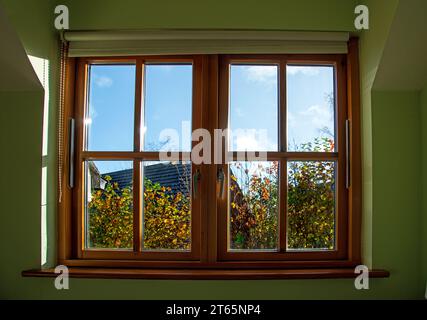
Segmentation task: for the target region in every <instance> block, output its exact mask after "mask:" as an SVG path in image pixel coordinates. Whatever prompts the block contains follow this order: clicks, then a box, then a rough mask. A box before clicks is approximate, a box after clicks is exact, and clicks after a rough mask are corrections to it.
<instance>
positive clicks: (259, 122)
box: [85, 65, 334, 173]
mask: <svg viewBox="0 0 427 320" xmlns="http://www.w3.org/2000/svg"><path fill="white" fill-rule="evenodd" d="M277 73H278V68H277V67H276V66H255V65H233V66H232V67H231V70H230V76H231V79H230V119H229V121H230V127H231V129H232V132H233V137H232V143H231V144H230V147H231V149H232V150H254V149H256V150H259V151H266V150H269V151H276V150H278V145H277V144H278V111H277V109H278V103H277V101H278V88H277V76H278V75H277ZM333 74H334V71H333V68H332V67H317V66H316V67H314V66H288V67H287V104H288V114H287V118H288V148H289V150H294V146H295V145H300V144H301V143H304V142H309V141H312V140H313V139H314V137H318V136H324V135H325V134H324V133H322V132H321V131H320V129H322V128H323V127H327V128H328V129H329V130H330V131H331V132H333V123H334V122H333V117H334V114H333V108H331V106H330V104H329V102H328V99H327V95H328V94H330V93H332V92H333V88H334V78H333ZM191 89H192V67H191V65H148V66H146V68H145V90H144V92H145V96H144V102H145V112H144V118H145V121H144V125H143V127H142V128H141V130H142V132H143V133H145V134H144V149H145V150H158V149H159V147H161V146H163V147H167V148H170V149H172V150H174V151H175V150H185V151H189V150H190V139H191V131H190V127H189V124H190V123H191V97H192V90H191ZM134 91H135V66H133V65H120V66H118V65H115V66H107V65H96V66H91V70H90V93H89V114H88V116H87V118H86V120H85V122H86V124H87V126H88V129H89V130H88V132H89V135H88V136H89V137H88V149H89V150H92V151H100V150H104V151H131V150H132V149H133V129H134V128H133V123H134V120H133V119H134ZM183 125H184V128H186V130H185V132H183V133H182V126H183ZM163 129H172V130H174V131H175V132H176V133H178V136H176V135H175V136H174V135H173V134H172V132H171V131H167V132H164V133H163V136H160V133H161V131H162V130H163ZM165 137H169V141H168V143H167V144H166V145H165V141H166V139H167V138H165ZM98 163H99V169H100V171H101V172H102V173H104V172H109V171H115V170H121V169H126V168H130V167H131V163H130V162H129V163H127V162H123V161H117V162H98ZM98 163H97V164H98Z"/></svg>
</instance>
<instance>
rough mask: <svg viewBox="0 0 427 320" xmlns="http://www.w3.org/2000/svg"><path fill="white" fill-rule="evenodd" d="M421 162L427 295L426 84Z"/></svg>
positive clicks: (422, 108) (422, 98) (423, 103)
mask: <svg viewBox="0 0 427 320" xmlns="http://www.w3.org/2000/svg"><path fill="white" fill-rule="evenodd" d="M421 152H422V156H421V163H422V177H421V179H422V189H421V190H422V195H421V198H422V241H421V242H422V258H423V262H422V282H421V284H422V285H423V284H425V285H426V292H425V294H426V295H427V85H426V86H425V88H424V90H423V91H422V92H421Z"/></svg>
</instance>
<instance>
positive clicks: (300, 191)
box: [287, 161, 335, 250]
mask: <svg viewBox="0 0 427 320" xmlns="http://www.w3.org/2000/svg"><path fill="white" fill-rule="evenodd" d="M287 212H288V218H287V224H288V239H287V240H288V248H289V249H296V250H299V249H302V250H303V249H329V250H331V249H334V247H335V162H333V161H293V162H288V210H287Z"/></svg>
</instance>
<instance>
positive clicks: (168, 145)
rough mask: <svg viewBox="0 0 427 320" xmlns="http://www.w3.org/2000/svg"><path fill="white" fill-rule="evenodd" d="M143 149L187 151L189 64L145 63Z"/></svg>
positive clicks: (189, 130) (190, 68) (190, 90)
mask: <svg viewBox="0 0 427 320" xmlns="http://www.w3.org/2000/svg"><path fill="white" fill-rule="evenodd" d="M144 79H145V91H144V92H145V98H144V101H145V112H144V128H143V130H142V131H141V132H143V133H145V135H144V137H143V139H144V150H146V151H159V150H160V151H191V127H192V126H191V112H192V94H193V93H192V91H193V89H192V87H193V84H192V83H193V67H192V65H188V64H187V65H185V64H181V65H178V64H175V65H165V64H162V65H146V66H145V78H144Z"/></svg>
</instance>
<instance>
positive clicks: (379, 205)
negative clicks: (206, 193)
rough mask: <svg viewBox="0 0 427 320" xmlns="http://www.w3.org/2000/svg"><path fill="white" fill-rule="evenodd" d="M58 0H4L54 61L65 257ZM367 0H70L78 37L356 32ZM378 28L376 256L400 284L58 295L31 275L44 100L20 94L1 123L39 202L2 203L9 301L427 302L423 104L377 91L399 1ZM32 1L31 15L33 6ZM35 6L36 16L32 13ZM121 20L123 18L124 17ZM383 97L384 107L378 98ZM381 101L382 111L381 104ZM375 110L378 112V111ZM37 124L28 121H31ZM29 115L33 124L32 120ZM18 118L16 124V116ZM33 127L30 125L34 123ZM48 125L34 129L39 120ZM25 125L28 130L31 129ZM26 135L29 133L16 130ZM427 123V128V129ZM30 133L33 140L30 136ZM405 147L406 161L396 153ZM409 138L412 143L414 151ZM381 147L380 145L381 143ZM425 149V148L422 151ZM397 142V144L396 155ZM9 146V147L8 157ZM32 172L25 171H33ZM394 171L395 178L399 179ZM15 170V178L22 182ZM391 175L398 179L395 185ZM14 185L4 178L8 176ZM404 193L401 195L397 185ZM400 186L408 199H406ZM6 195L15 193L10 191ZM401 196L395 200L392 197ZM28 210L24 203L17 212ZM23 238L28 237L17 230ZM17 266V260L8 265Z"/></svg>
mask: <svg viewBox="0 0 427 320" xmlns="http://www.w3.org/2000/svg"><path fill="white" fill-rule="evenodd" d="M55 2H56V1H41V0H33V1H30V0H25V1H24V0H22V1H15V0H0V3H1V4H3V5H4V7H5V9H6V11H7V13H8V15H9V16H10V18H11V20H12V22H13V24H14V26H15V28H16V30H17V31H18V33H19V35H20V38H21V39H22V42H23V44H24V46H25V48H26V50H27V52H29V53H31V54H34V55H36V56H41V57H45V58H47V59H49V61H50V62H51V70H52V73H51V87H50V88H51V90H50V92H51V94H50V101H51V103H50V115H49V126H50V127H49V129H50V131H49V154H48V162H47V163H48V169H49V184H48V195H49V228H50V232H49V245H50V248H49V249H50V250H49V253H50V261H53V258H54V257H53V253H54V248H55V246H54V243H55V238H54V236H53V235H54V228H55V220H54V217H55V210H54V209H55V201H56V183H55V179H54V177H55V174H56V164H55V159H56V151H55V150H56V146H55V127H56V112H57V107H56V106H57V103H56V92H57V85H56V83H57V68H58V64H57V61H58V57H57V54H55V53H56V52H57V42H56V39H55V33H54V31H53V30H52V25H53V7H54V6H53V4H54V3H55ZM358 2H359V1H353V0H348V1H343V0H324V1H319V0H305V1H302V0H299V1H290V0H288V1H284V0H270V1H268V3H267V1H265V2H260V1H256V0H249V1H248V0H245V1H244V0H236V1H225V0H216V1H212V0H209V1H196V0H186V1H181V2H177V1H172V0H167V1H161V2H160V1H158V2H154V1H136V0H135V1H131V0H122V1H113V0H102V1H101V0H92V1H90V2H89V1H80V0H72V1H71V0H68V1H58V3H60V4H67V5H68V6H69V8H70V26H71V28H72V29H75V30H77V29H81V30H83V29H141V28H251V29H283V30H328V31H353V19H354V14H353V11H354V7H355V4H356V3H358ZM367 4H368V5H369V6H370V7H371V6H372V7H371V12H372V11H373V12H375V14H374V15H372V14H371V24H372V28H371V30H369V31H364V32H362V34H361V44H360V45H361V78H362V79H361V81H362V99H363V110H362V115H363V123H362V127H363V143H364V198H365V206H364V229H363V231H364V257H365V261H366V263H369V264H372V265H373V266H374V267H377V268H387V269H389V270H390V271H391V272H392V276H391V278H389V279H373V280H371V283H370V290H365V291H358V290H356V289H355V288H354V286H353V281H352V280H348V279H347V280H344V279H342V280H292V281H286V280H280V281H272V280H271V281H165V280H162V281H160V280H151V281H148V280H91V279H71V281H70V290H68V291H57V290H55V289H54V287H53V280H52V279H37V278H21V277H20V272H21V271H22V270H23V269H28V268H37V267H38V266H39V265H40V222H39V221H40V201H38V202H37V199H39V194H40V173H39V172H40V168H41V161H40V158H41V154H40V150H41V149H40V145H39V144H40V130H41V129H40V128H41V127H40V126H41V123H40V122H41V120H40V119H41V115H42V110H41V109H40V108H37V107H34V108H33V109H32V110H31V112H30V113H26V112H27V109H28V106H29V105H30V104H31V103H32V104H33V105H36V106H38V105H39V103H41V102H40V97H39V96H37V95H35V96H31V95H30V94H28V95H26V96H21V95H20V94H18V93H10V94H9V93H2V94H0V102H1V105H2V107H3V104H4V105H9V104H11V103H13V105H14V108H15V110H14V111H13V112H12V111H11V112H10V113H8V116H7V117H4V116H3V113H2V117H1V121H2V126H1V127H2V129H3V130H4V132H8V133H11V132H12V133H13V134H10V135H9V136H10V139H8V140H5V141H2V147H3V143H4V144H5V147H6V149H8V150H11V152H12V153H13V154H14V155H19V150H18V149H19V148H20V146H21V145H22V146H25V145H26V144H29V145H31V146H32V148H31V150H29V152H30V156H29V157H28V159H27V158H26V159H22V158H20V157H14V161H10V162H8V164H7V166H6V165H3V166H2V167H3V168H6V167H7V168H9V170H8V171H10V174H9V175H8V176H7V179H6V180H4V181H8V183H10V182H9V181H13V185H16V186H19V188H17V189H16V190H17V192H18V191H22V186H23V185H25V191H26V192H25V193H26V194H30V195H31V197H33V199H32V200H31V199H30V200H31V201H30V200H29V201H22V200H21V199H22V196H20V195H19V194H14V195H13V196H11V197H8V198H10V199H11V200H13V202H11V201H6V200H7V199H3V198H2V203H3V209H2V210H1V216H2V222H4V223H2V224H1V225H0V228H1V229H0V237H1V239H0V240H1V242H2V247H1V249H2V250H3V252H7V254H6V257H7V263H3V264H2V266H1V268H2V269H1V270H0V271H1V272H0V297H7V298H53V299H63V298H67V299H68V298H74V299H76V298H118V299H121V298H123V299H156V298H157V299H162V298H163V299H165V298H170V299H174V298H175V299H178V298H179V299H186V298H193V299H203V298H212V299H215V298H221V299H228V298H230V299H231V298H234V299H286V298H293V299H299V298H306V299H314V298H320V299H331V298H332V299H333V298H334V299H350V298H357V299H358V298H366V299H373V298H376V299H378V298H421V297H422V294H421V286H420V281H419V280H420V277H421V267H420V252H421V245H420V241H421V233H420V232H419V231H415V230H416V229H417V227H419V226H420V225H421V224H420V220H419V219H420V218H421V215H420V212H421V211H420V210H421V203H420V201H419V197H420V195H419V193H417V190H419V189H416V186H420V178H419V175H418V174H417V170H420V168H421V162H420V156H421V152H420V151H419V150H418V149H417V145H419V143H420V141H421V140H420V135H421V130H422V129H421V123H420V121H419V119H420V109H419V105H420V97H419V95H418V94H417V93H402V92H399V93H374V94H373V95H372V97H371V95H370V92H371V87H372V81H373V79H374V77H375V70H376V68H377V66H378V63H379V61H380V58H381V54H382V50H383V47H384V44H385V41H386V38H387V33H388V29H389V25H390V23H391V21H392V17H393V14H394V10H395V8H396V6H395V5H396V4H397V1H393V3H392V4H391V5H390V1H386V0H371V1H369V0H368V1H367ZM26 5H28V7H26ZM25 8H29V10H25ZM118 13H120V14H118ZM371 100H372V101H371ZM371 102H372V103H371ZM371 109H372V110H371ZM23 114H24V115H25V117H26V118H25V121H24V123H23V122H19V124H18V120H19V115H23ZM27 115H28V116H30V117H28V118H27ZM9 118H10V119H9ZM27 122H28V123H27ZM30 122H31V123H33V122H36V124H33V125H32V126H29V125H28V124H29V123H30ZM24 125H27V126H25V127H24ZM22 127H24V129H22V130H23V132H22V133H19V134H18V133H16V132H17V131H18V130H21V128H22ZM425 127H426V126H425V125H424V126H423V128H425ZM23 133H27V134H26V135H25V137H26V140H25V141H21V140H23V138H22V137H23V136H21V134H23ZM395 142H398V143H399V144H398V146H399V148H400V149H399V152H397V154H396V155H395V158H390V153H391V152H392V151H391V150H393V147H394V148H396V147H395V144H394V143H395ZM403 142H405V143H403ZM371 143H372V147H371ZM417 143H418V144H417ZM387 146H388V147H387ZM3 150H4V149H3ZM23 168H25V170H23ZM388 169H390V170H393V171H392V172H394V171H396V172H394V175H391V174H390V172H389V171H388ZM13 173H15V174H13ZM390 179H393V180H392V181H390ZM2 181H3V180H2ZM394 185H395V186H396V187H393V186H394ZM399 190H400V191H399ZM2 194H3V192H2ZM391 200H393V201H391ZM17 202H19V205H18V204H17ZM15 230H16V231H15ZM5 261H6V260H5Z"/></svg>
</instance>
